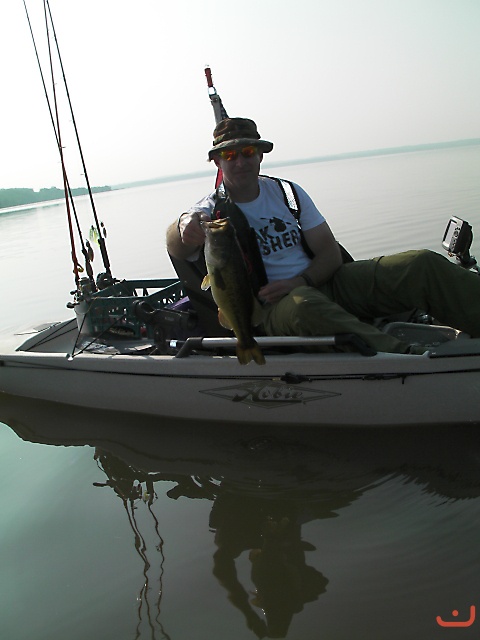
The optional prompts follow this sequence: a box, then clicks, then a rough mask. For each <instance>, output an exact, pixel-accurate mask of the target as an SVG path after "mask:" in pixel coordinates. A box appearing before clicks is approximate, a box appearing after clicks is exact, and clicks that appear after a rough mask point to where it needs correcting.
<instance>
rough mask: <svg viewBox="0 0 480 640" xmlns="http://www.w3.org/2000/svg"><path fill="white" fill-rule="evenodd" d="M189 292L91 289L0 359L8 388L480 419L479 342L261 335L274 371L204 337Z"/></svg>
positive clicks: (417, 334)
mask: <svg viewBox="0 0 480 640" xmlns="http://www.w3.org/2000/svg"><path fill="white" fill-rule="evenodd" d="M139 292H140V293H139ZM184 294H185V292H184V290H183V287H182V283H181V282H180V281H178V280H175V279H171V278H166V279H158V280H133V281H126V280H125V281H121V282H114V283H113V284H110V285H109V286H107V287H105V288H104V289H102V290H98V291H96V292H89V291H88V290H84V291H82V292H81V295H77V298H76V301H75V304H72V305H71V306H73V307H74V311H75V317H74V318H72V319H70V320H66V321H63V322H59V323H54V324H50V325H48V326H42V327H37V328H36V329H34V330H33V331H32V334H31V335H29V337H28V338H27V339H26V340H24V342H23V343H22V344H20V345H19V346H17V347H14V348H12V349H8V350H4V352H3V353H1V354H0V392H3V393H6V394H10V395H13V396H17V397H24V398H33V399H40V400H47V401H50V402H57V403H62V404H67V405H71V406H72V407H84V408H89V409H102V410H111V411H120V412H122V411H127V412H133V413H137V414H145V415H150V416H156V417H160V418H164V419H180V420H194V421H195V420H199V419H208V420H209V421H210V422H211V423H215V424H224V425H227V424H240V425H241V424H243V425H246V424H269V425H288V426H291V427H292V428H295V427H300V426H312V427H319V426H324V427H326V426H335V427H351V426H358V427H365V426H392V427H393V426H407V425H432V426H433V425H459V424H477V423H480V405H479V403H478V402H475V400H474V399H475V397H476V396H477V394H478V390H479V387H480V339H472V338H470V337H469V336H468V335H465V334H463V333H462V332H459V331H457V330H455V329H453V328H451V327H444V326H439V325H424V324H418V323H413V322H401V321H393V322H387V323H386V324H385V325H384V327H383V330H384V331H386V332H387V333H390V334H391V335H395V336H396V337H399V338H400V339H403V340H406V341H407V342H414V343H416V344H422V345H424V347H425V353H424V354H423V355H411V354H392V353H375V352H373V351H372V350H371V349H370V348H368V347H367V345H364V344H362V343H361V341H360V340H359V339H357V338H356V337H355V336H346V335H337V336H326V337H319V338H302V337H285V336H278V337H275V336H273V337H267V336H258V337H257V338H256V339H257V342H258V344H259V346H260V348H261V349H262V352H263V353H264V355H265V360H266V363H265V365H262V366H258V365H256V364H255V363H253V362H252V363H250V364H248V365H241V364H240V363H239V362H238V360H237V357H236V355H235V347H236V338H234V337H230V336H225V335H219V336H212V335H207V336H205V332H204V331H203V330H202V327H201V324H200V323H199V319H198V314H197V313H196V311H195V309H194V308H192V305H191V303H190V301H189V300H188V299H186V298H185V295H184ZM210 333H211V332H210Z"/></svg>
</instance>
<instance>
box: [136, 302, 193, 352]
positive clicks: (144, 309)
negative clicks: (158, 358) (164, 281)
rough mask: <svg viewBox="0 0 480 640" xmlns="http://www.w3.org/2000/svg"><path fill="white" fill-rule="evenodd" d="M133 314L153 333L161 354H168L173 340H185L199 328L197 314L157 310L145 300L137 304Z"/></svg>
mask: <svg viewBox="0 0 480 640" xmlns="http://www.w3.org/2000/svg"><path fill="white" fill-rule="evenodd" d="M133 313H134V314H135V316H136V317H137V318H138V319H139V320H140V321H141V322H143V323H144V324H145V328H146V330H147V333H149V334H150V333H151V335H152V336H153V340H154V342H155V345H156V347H157V349H158V352H159V353H168V352H169V350H168V347H167V344H168V343H169V341H170V340H171V339H172V338H177V339H185V338H186V337H187V336H189V335H191V331H192V330H193V329H194V328H195V327H196V326H197V323H198V320H197V317H196V314H195V313H194V312H192V311H190V310H188V311H180V310H177V309H165V308H161V309H157V308H155V307H153V306H152V305H151V304H149V303H148V302H146V301H145V300H140V301H138V302H135V303H134V305H133Z"/></svg>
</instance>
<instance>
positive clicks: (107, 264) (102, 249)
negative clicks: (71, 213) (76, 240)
mask: <svg viewBox="0 0 480 640" xmlns="http://www.w3.org/2000/svg"><path fill="white" fill-rule="evenodd" d="M46 4H47V7H48V13H49V15H50V23H51V25H52V31H53V37H54V39H55V44H56V48H57V55H58V60H59V62H60V69H61V71H62V76H63V84H64V86H65V93H66V95H67V99H68V105H69V107H70V114H71V116H72V123H73V128H74V130H75V136H76V139H77V145H78V151H79V153H80V158H81V161H82V167H83V174H84V176H85V181H86V183H87V189H88V195H89V197H90V204H91V206H92V212H93V217H94V220H95V225H96V228H97V232H98V238H97V240H98V244H99V246H100V253H101V254H102V260H103V266H104V267H105V271H106V272H107V274H108V275H109V276H111V275H112V272H111V269H110V260H109V258H108V253H107V246H106V244H105V238H104V235H103V233H102V230H101V229H100V223H99V221H98V216H97V210H96V208H95V202H94V200H93V193H92V189H91V187H90V180H89V178H88V172H87V166H86V164H85V158H84V155H83V150H82V145H81V143H80V136H79V134H78V128H77V122H76V120H75V115H74V113H73V106H72V101H71V99H70V92H69V90H68V84H67V78H66V76H65V70H64V67H63V61H62V56H61V54H60V47H59V44H58V40H57V34H56V31H55V25H54V23H53V18H52V12H51V9H50V2H49V0H46ZM103 230H104V227H103Z"/></svg>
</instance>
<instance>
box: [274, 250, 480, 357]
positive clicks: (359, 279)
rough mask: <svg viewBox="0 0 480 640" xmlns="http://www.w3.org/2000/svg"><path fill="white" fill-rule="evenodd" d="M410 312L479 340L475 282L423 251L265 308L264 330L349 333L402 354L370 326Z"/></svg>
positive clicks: (343, 273) (345, 272) (351, 272)
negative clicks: (389, 317)
mask: <svg viewBox="0 0 480 640" xmlns="http://www.w3.org/2000/svg"><path fill="white" fill-rule="evenodd" d="M413 309H421V310H422V311H425V312H427V313H429V314H431V315H432V316H433V317H434V318H435V319H436V320H437V321H438V322H440V323H441V324H445V325H448V326H451V327H455V328H456V329H460V330H462V331H465V332H467V333H469V334H470V335H471V336H473V337H479V336H480V277H479V276H478V275H476V274H475V273H472V272H470V271H468V270H466V269H463V268H462V267H460V266H458V265H455V264H453V263H452V262H450V260H448V259H447V258H445V257H443V256H441V255H439V254H438V253H435V252H433V251H429V250H426V249H424V250H421V251H407V252H405V253H399V254H395V255H392V256H383V257H380V258H374V259H372V260H359V261H358V262H351V263H347V264H344V265H342V266H341V267H340V269H339V270H338V271H337V272H336V273H335V274H334V276H333V277H332V278H331V280H329V281H328V282H327V283H325V284H324V285H322V286H320V287H319V288H318V289H317V288H313V287H307V286H303V287H298V288H296V289H294V290H293V291H291V292H290V293H289V294H288V295H287V296H285V297H284V298H282V300H280V301H279V302H278V303H276V304H274V305H268V306H267V307H266V309H265V317H264V323H263V324H264V329H265V332H266V333H267V335H297V336H326V335H334V334H337V333H354V334H356V335H358V336H360V337H361V338H363V340H364V341H365V342H366V343H367V344H368V345H370V346H371V347H373V348H374V349H375V350H377V351H386V352H391V353H405V352H406V351H407V349H408V345H406V344H405V343H403V342H401V341H399V340H397V338H395V337H393V336H389V335H387V334H385V333H382V332H381V331H380V330H379V329H377V328H376V327H374V326H373V325H372V324H370V323H369V321H371V320H373V319H374V318H378V317H381V316H388V315H391V314H396V313H400V312H403V311H409V310H413Z"/></svg>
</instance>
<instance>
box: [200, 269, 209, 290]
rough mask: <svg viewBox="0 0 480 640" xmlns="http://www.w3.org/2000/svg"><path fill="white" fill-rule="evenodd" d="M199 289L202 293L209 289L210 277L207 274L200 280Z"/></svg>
mask: <svg viewBox="0 0 480 640" xmlns="http://www.w3.org/2000/svg"><path fill="white" fill-rule="evenodd" d="M200 288H201V290H202V291H207V289H210V275H209V274H208V273H207V275H206V276H205V277H204V279H203V280H202V284H201V285H200Z"/></svg>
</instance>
